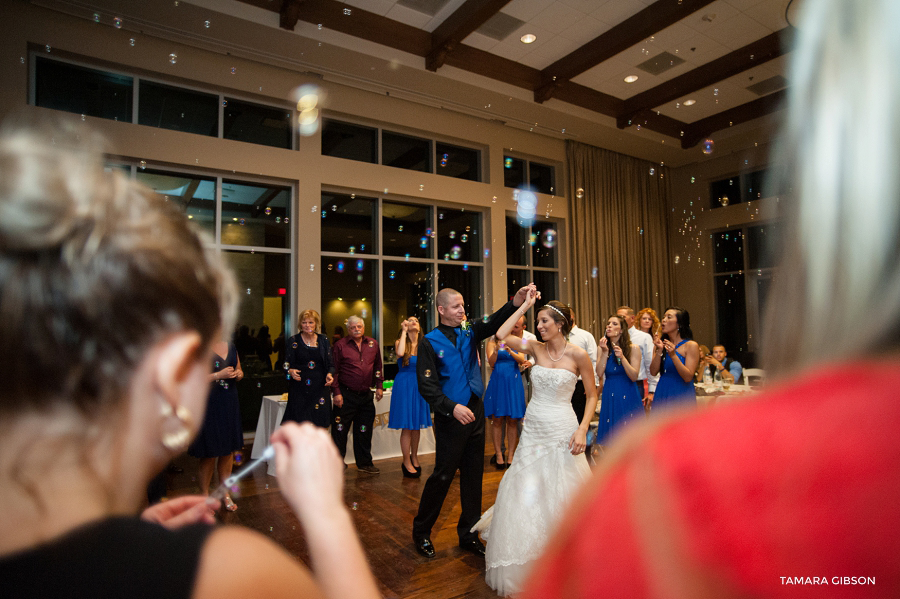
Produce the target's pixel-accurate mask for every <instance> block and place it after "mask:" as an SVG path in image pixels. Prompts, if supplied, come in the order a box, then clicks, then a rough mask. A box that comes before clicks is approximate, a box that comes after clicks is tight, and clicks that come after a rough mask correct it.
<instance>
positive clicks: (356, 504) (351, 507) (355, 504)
mask: <svg viewBox="0 0 900 599" xmlns="http://www.w3.org/2000/svg"><path fill="white" fill-rule="evenodd" d="M350 509H351V510H353V511H354V512H355V511H356V510H358V509H359V504H358V503H356V502H355V501H354V502H353V503H351V504H350Z"/></svg>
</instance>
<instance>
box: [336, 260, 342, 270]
mask: <svg viewBox="0 0 900 599" xmlns="http://www.w3.org/2000/svg"><path fill="white" fill-rule="evenodd" d="M336 268H337V271H338V272H344V261H343V260H338V262H337V267H336Z"/></svg>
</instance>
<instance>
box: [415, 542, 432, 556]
mask: <svg viewBox="0 0 900 599" xmlns="http://www.w3.org/2000/svg"><path fill="white" fill-rule="evenodd" d="M413 543H415V545H416V551H418V552H419V555H422V556H424V557H427V558H428V559H431V558H433V557H434V545H432V544H431V539H429V538H428V537H422V538H421V539H413Z"/></svg>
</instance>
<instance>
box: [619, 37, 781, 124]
mask: <svg viewBox="0 0 900 599" xmlns="http://www.w3.org/2000/svg"><path fill="white" fill-rule="evenodd" d="M794 33H795V31H794V28H793V27H785V28H784V29H782V30H781V31H776V32H775V33H772V34H770V35H767V36H766V37H764V38H761V39H759V40H757V41H755V42H753V43H752V44H748V45H746V46H744V47H743V48H739V49H737V50H735V51H734V52H729V53H728V54H726V55H725V56H722V57H721V58H717V59H716V60H713V61H712V62H709V63H707V64H705V65H703V66H701V67H697V68H696V69H694V70H692V71H689V72H687V73H685V74H683V75H680V76H678V77H675V78H673V79H670V80H669V81H666V82H665V83H661V84H659V85H657V86H656V87H654V88H651V89H648V90H647V91H644V92H641V93H639V94H636V95H634V96H632V97H630V98H628V99H627V100H625V109H624V110H623V111H622V114H620V115H619V117H618V120H619V121H620V123H621V122H624V121H627V120H629V119H633V118H634V116H635V115H636V114H637V113H639V112H641V111H643V110H647V109H650V108H655V107H657V106H662V105H663V104H665V103H666V102H671V101H673V100H676V99H678V98H681V97H682V96H685V95H687V94H689V93H691V92H695V91H697V90H699V89H703V88H704V87H707V86H710V85H713V84H714V83H718V82H720V81H722V80H723V79H727V78H729V77H732V76H734V75H737V74H738V73H742V72H744V71H746V70H748V69H751V68H753V67H755V66H757V65H760V64H763V63H765V62H768V61H770V60H772V59H774V58H778V57H779V56H781V55H783V54H785V53H787V52H789V51H790V50H791V47H792V44H793V39H794ZM620 126H621V124H620Z"/></svg>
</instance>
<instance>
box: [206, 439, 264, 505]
mask: <svg viewBox="0 0 900 599" xmlns="http://www.w3.org/2000/svg"><path fill="white" fill-rule="evenodd" d="M274 457H275V446H274V445H269V446H268V447H266V450H265V451H263V453H262V455H261V456H259V458H257V459H255V460H253V461H252V462H250V463H249V464H247V465H246V466H245V467H244V469H243V470H241V471H240V472H238V473H237V474H232V475H231V476H229V477H228V478H226V479H225V480H224V481H223V482H222V484H221V485H219V486H218V487H217V488H216V490H215V491H213V492H212V493H210V495H209V497H208V498H207V500H206V502H207V503H208V504H212V503H213V502H214V501H220V500H222V499H224V498H225V495H227V494H228V489H230V488H231V487H233V486H234V485H236V484H237V482H238V481H239V480H240V479H242V478H244V477H245V476H247V475H248V474H250V472H251V471H252V470H254V469H255V468H256V467H257V466H259V465H260V464H261V463H263V462H265V461H267V460H271V459H272V458H274Z"/></svg>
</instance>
